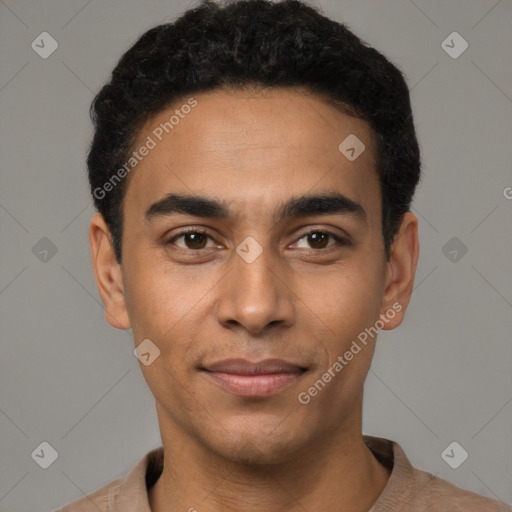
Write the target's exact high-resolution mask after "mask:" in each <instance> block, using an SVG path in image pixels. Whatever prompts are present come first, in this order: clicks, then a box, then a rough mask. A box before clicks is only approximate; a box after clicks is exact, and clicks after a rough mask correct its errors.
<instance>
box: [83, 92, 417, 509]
mask: <svg viewBox="0 0 512 512" xmlns="http://www.w3.org/2000/svg"><path fill="white" fill-rule="evenodd" d="M194 97H195V98H196V100H197V101H198V105H197V106H196V107H195V108H194V109H193V110H192V111H191V113H190V114H188V115H187V116H186V117H185V118H184V119H182V120H180V123H179V125H178V126H176V127H175V128H174V129H173V131H172V132H171V133H169V134H168V135H166V136H165V138H164V139H163V140H162V141H161V142H159V143H158V144H157V146H156V147H155V148H154V149H153V150H151V151H150V153H149V154H148V155H147V156H146V157H145V158H144V159H143V160H142V161H141V162H140V163H139V165H138V166H137V168H136V170H135V171H134V172H133V174H132V175H130V177H129V182H128V186H127V191H126V195H125V200H124V203H123V214H124V219H125V220H124V232H123V244H122V265H119V264H118V262H117V261H116V259H115V256H114V252H113V248H112V245H111V243H110V233H109V230H108V227H107V226H106V224H105V222H104V221H103V218H102V217H101V215H99V214H96V215H95V216H94V217H93V219H92V221H91V226H90V243H91V248H92V259H93V269H94V273H95V276H96V280H97V284H98V288H99V291H100V294H101V298H102V300H103V302H104V304H105V308H106V316H107V319H108V321H109V322H110V323H111V324H112V325H113V326H114V327H117V328H119V329H128V328H130V327H131V328H132V329H133V334H134V339H135V344H136V345H138V344H139V343H140V342H141V341H142V340H144V339H147V338H149V339H150V340H152V342H153V343H154V344H155V345H157V346H158V347H159V349H160V351H161V353H160V356H159V357H158V358H157V359H155V361H154V362H153V363H152V364H150V365H148V366H145V365H143V364H141V369H142V372H143V374H144V377H145V379H146V382H147V384H148V386H149V388H150V390H151V392H152V393H153V395H154V398H155V402H156V409H157V414H158V421H159V426H160V432H161V437H162V443H163V446H164V453H165V462H164V470H163V473H162V475H161V477H160V478H159V480H158V481H157V483H156V485H155V486H154V487H153V488H152V489H151V490H150V492H149V501H150V506H151V510H153V511H154V512H170V511H176V510H189V509H191V508H192V509H194V508H195V509H197V510H198V511H199V512H208V511H223V512H225V511H231V510H233V511H235V510H237V511H238V510H242V509H243V510H246V511H266V512H277V511H280V510H287V511H299V510H300V511H303V510H309V511H315V510H318V511H319V510H322V511H324V510H337V511H350V512H357V511H361V512H363V511H367V510H368V509H369V508H370V506H371V505H372V504H373V503H374V502H375V501H376V499H377V498H378V496H379V494H380V493H381V492H382V490H383V489H384V487H385V486H386V483H387V480H388V478H389V472H388V470H387V469H385V468H384V467H383V466H381V465H380V463H379V462H378V461H377V460H376V458H375V457H374V456H373V454H372V452H371V451H370V450H369V449H368V448H367V447H366V445H365V444H364V443H363V438H362V432H361V428H362V427H361V422H362V400H363V385H364V381H365V378H366V375H367V372H368V370H369V367H370V363H371V359H372V356H373V352H374V345H375V338H373V339H370V340H369V343H368V344H367V346H366V347H364V348H363V349H362V350H361V351H360V352H359V353H358V354H357V355H355V356H354V358H353V359H352V360H351V361H350V362H349V364H347V366H346V367H344V368H343V370H342V371H341V372H340V373H339V374H337V375H336V377H335V378H333V379H332V380H331V381H330V382H329V383H328V384H327V385H326V386H325V388H324V389H322V390H321V391H320V392H319V393H318V394H317V395H316V396H315V397H314V398H312V399H311V401H310V402H309V403H308V404H307V405H304V404H301V403H299V401H298V399H297V396H298V394H299V393H300V392H303V391H307V390H308V388H310V387H311V386H312V385H313V384H314V383H315V381H317V380H318V379H319V378H321V376H322V374H323V373H324V372H326V371H327V369H328V368H329V367H331V366H332V365H333V363H334V361H336V358H337V357H338V356H340V355H343V354H344V353H345V352H346V351H347V350H348V349H349V347H350V345H351V343H352V341H353V340H355V339H356V338H357V336H358V334H359V333H360V332H362V331H364V329H365V328H367V327H370V326H374V325H375V322H376V321H377V320H379V318H380V317H381V315H385V314H386V312H387V311H389V310H390V309H392V305H393V304H395V303H399V304H400V305H401V306H402V310H401V311H400V312H398V313H396V315H395V316H394V318H393V319H391V320H389V321H388V322H387V323H386V324H385V326H384V329H393V328H395V327H396V326H398V325H399V324H400V323H401V322H402V319H403V316H404V313H405V310H406V307H407V305H408V303H409V298H410V295H411V291H412V286H413V281H414V274H415V271H416V265H417V259H418V252H419V243H418V222H417V218H416V217H415V216H414V214H412V213H407V214H405V216H404V218H403V221H402V224H401V227H400V230H399V232H398V234H397V235H396V237H395V239H394V241H393V244H392V247H391V253H390V258H389V260H386V258H385V253H384V243H383V238H382V229H381V197H380V188H379V182H378V176H377V173H376V170H375V166H376V160H375V154H376V152H375V140H374V136H373V133H372V130H371V128H370V127H369V125H368V124H367V123H366V122H364V121H361V120H359V119H355V118H353V117H350V116H348V115H347V114H344V113H342V112H340V111H339V110H337V109H335V108H333V107H332V106H331V105H329V104H328V103H327V102H326V101H324V100H323V99H322V98H321V97H320V96H318V95H315V94H313V93H309V92H307V91H306V90H301V89H291V88H287V89H263V90H256V89H253V90H246V91H244V92H243V91H240V90H215V91H213V92H208V93H202V94H198V95H195V96H194ZM185 101H186V100H185ZM185 101H184V102H183V103H185ZM180 105H181V103H180V104H175V105H173V106H172V108H169V109H168V110H165V111H163V112H160V113H159V114H157V115H156V116H155V117H154V118H153V119H151V120H150V121H149V122H148V123H147V124H146V125H145V126H144V127H143V128H142V129H141V131H140V134H139V142H140V143H141V144H142V143H143V141H144V140H146V137H147V136H148V135H150V134H151V132H152V130H153V129H154V128H155V126H157V125H158V124H159V123H160V122H163V121H165V120H168V119H169V117H170V115H172V113H173V112H174V110H175V109H176V108H177V107H179V106H180ZM352 133H353V134H356V135H357V137H358V138H359V139H360V140H362V141H363V142H364V144H365V146H366V149H365V151H364V152H363V153H362V154H361V155H360V156H359V157H358V158H357V159H356V160H354V161H353V162H350V161H349V160H348V159H347V158H345V157H344V156H343V155H342V154H341V153H340V151H339V150H338V145H339V144H340V143H341V141H343V140H344V139H345V138H346V137H347V136H348V135H349V134H352ZM136 146H137V147H139V144H137V145H136ZM171 192H172V193H180V194H196V195H201V196H207V197H210V198H214V199H218V200H224V201H226V202H227V204H228V205H229V208H230V212H231V213H232V217H230V218H228V219H210V218H204V217H201V216H191V215H184V214H174V215H158V216H155V217H154V218H151V219H150V220H148V219H146V218H145V212H146V211H147V210H148V208H149V207H150V206H151V205H152V204H153V203H155V202H157V201H159V200H161V199H162V198H163V197H165V196H166V195H167V194H169V193H171ZM324 192H338V193H340V194H343V195H344V196H346V197H348V198H350V199H351V200H353V201H355V202H357V203H359V204H360V205H361V206H362V208H363V209H364V211H365V218H364V219H361V218H358V217H357V216H356V215H354V214H348V213H342V214H340V213H336V214H328V215H318V214H316V215H313V214H308V215H305V216H302V217H300V218H292V219H285V220H282V221H280V220H276V219H274V217H273V214H274V210H275V208H276V207H277V206H278V205H280V204H281V203H283V202H284V201H286V200H288V199H290V198H291V197H297V196H301V195H306V194H312V193H324ZM187 227H196V228H201V229H204V230H206V231H207V233H208V235H209V236H210V237H211V238H205V239H204V240H201V244H202V246H204V248H202V249H199V250H194V248H197V238H196V242H195V244H196V245H194V242H191V241H190V239H189V238H188V239H187V237H181V238H179V239H174V242H169V240H170V239H171V238H173V237H174V236H176V235H177V234H179V232H180V230H181V231H182V230H183V229H184V228H187ZM309 230H311V231H316V232H317V233H318V232H326V230H327V231H329V232H332V233H334V234H337V235H340V236H341V237H344V238H345V239H346V240H348V241H349V244H348V245H340V244H339V243H337V242H336V240H334V239H332V238H328V239H327V241H326V242H325V245H322V244H318V242H317V243H316V244H315V242H314V241H312V240H311V237H308V236H307V234H306V233H307V232H308V231H309ZM247 236H251V237H253V238H254V239H255V240H256V241H257V243H258V244H259V245H260V246H261V248H262V251H263V252H262V253H261V255H260V256H259V257H258V258H257V259H256V260H254V261H253V262H252V263H247V262H246V261H245V260H244V259H242V258H241V257H240V256H239V254H237V252H236V248H237V246H238V245H239V244H240V243H241V242H242V241H243V240H244V239H245V238H246V237H247ZM173 244H174V245H173ZM201 244H200V245H201ZM324 246H327V247H326V248H323V247H324ZM231 357H243V358H245V359H248V360H251V361H259V360H262V359H266V358H280V359H285V360H287V361H291V362H294V363H296V364H299V365H301V366H302V367H306V368H307V371H306V372H305V373H304V374H303V375H302V376H300V377H299V378H298V379H297V380H296V381H294V383H293V384H292V385H291V386H290V387H288V388H286V389H283V390H281V391H279V392H278V393H276V394H273V395H271V396H267V397H262V398H254V397H243V396H238V395H234V394H233V393H231V392H229V391H226V390H225V389H223V388H220V387H219V386H218V385H216V384H215V383H213V382H212V381H211V379H209V378H207V377H206V376H205V374H204V372H200V371H198V367H200V366H201V365H207V364H208V363H211V362H212V361H218V360H221V359H226V358H231Z"/></svg>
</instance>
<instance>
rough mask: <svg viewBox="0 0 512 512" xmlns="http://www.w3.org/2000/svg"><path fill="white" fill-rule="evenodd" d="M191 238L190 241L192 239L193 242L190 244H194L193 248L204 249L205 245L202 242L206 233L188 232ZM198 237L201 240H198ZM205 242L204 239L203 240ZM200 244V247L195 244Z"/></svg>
mask: <svg viewBox="0 0 512 512" xmlns="http://www.w3.org/2000/svg"><path fill="white" fill-rule="evenodd" d="M186 236H187V237H188V239H189V241H190V240H191V244H189V245H192V246H193V247H192V249H202V248H203V246H204V243H203V244H201V238H204V235H203V234H202V233H187V235H186ZM198 239H199V242H198ZM203 242H204V240H203ZM198 243H199V245H200V247H197V245H194V244H198Z"/></svg>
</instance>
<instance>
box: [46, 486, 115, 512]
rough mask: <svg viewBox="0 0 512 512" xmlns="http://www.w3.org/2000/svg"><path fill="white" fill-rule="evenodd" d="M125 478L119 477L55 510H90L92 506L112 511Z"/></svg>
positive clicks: (72, 511) (101, 510) (106, 511)
mask: <svg viewBox="0 0 512 512" xmlns="http://www.w3.org/2000/svg"><path fill="white" fill-rule="evenodd" d="M123 481H124V478H118V479H117V480H114V481H112V482H110V483H109V484H107V485H105V486H103V487H101V488H100V489H98V490H96V491H94V492H93V493H91V494H88V495H87V496H83V497H82V498H79V499H77V500H75V501H72V502H71V503H68V504H67V505H64V506H63V507H61V508H59V509H57V510H55V511H54V512H90V511H91V507H94V510H96V511H98V512H110V510H111V507H110V504H111V503H112V500H114V499H115V497H116V496H117V495H118V494H119V490H120V488H121V485H122V483H123Z"/></svg>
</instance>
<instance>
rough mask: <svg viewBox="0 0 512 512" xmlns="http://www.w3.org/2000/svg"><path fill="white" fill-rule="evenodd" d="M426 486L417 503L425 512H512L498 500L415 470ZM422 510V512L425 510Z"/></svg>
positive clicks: (421, 491) (511, 509)
mask: <svg viewBox="0 0 512 512" xmlns="http://www.w3.org/2000/svg"><path fill="white" fill-rule="evenodd" d="M414 472H415V473H416V476H417V478H418V480H420V481H423V482H424V483H425V486H424V487H423V489H421V490H420V491H419V493H418V496H417V498H416V500H417V503H418V504H420V503H421V505H422V506H423V507H424V508H423V509H424V510H425V511H427V510H428V511H430V510H436V511H439V512H462V511H464V512H484V511H485V512H511V511H512V508H511V507H509V506H508V505H506V504H505V503H502V502H500V501H497V500H493V499H491V498H486V497H484V496H481V495H479V494H476V493H474V492H471V491H468V490H466V489H462V488H460V487H457V486H456V485H453V484H452V483H450V482H448V481H447V480H444V479H442V478H439V477H437V476H434V475H432V474H430V473H427V472H425V471H421V470H419V469H414ZM423 509H421V510H423Z"/></svg>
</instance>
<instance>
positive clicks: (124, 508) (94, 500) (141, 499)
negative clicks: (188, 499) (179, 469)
mask: <svg viewBox="0 0 512 512" xmlns="http://www.w3.org/2000/svg"><path fill="white" fill-rule="evenodd" d="M162 468H163V448H162V447H160V448H155V449H153V450H151V451H150V452H148V453H146V454H145V455H144V456H143V457H142V458H141V459H139V461H138V462H137V463H136V464H135V466H134V467H133V468H132V469H131V470H130V472H129V473H128V474H127V475H125V476H124V477H121V478H118V479H116V480H113V481H112V482H110V483H109V484H107V485H105V486H103V487H101V488H100V489H98V490H96V491H94V492H93V493H91V494H88V495H87V496H83V497H82V498H79V499H77V500H75V501H72V502H71V503H68V504H67V505H64V506H63V507H61V508H59V509H57V510H55V511H54V512H91V511H92V510H94V512H131V511H136V512H150V509H149V504H148V492H147V490H148V489H149V488H150V487H151V486H152V485H153V484H154V483H155V482H156V480H157V479H158V478H159V476H160V474H161V472H162Z"/></svg>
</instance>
